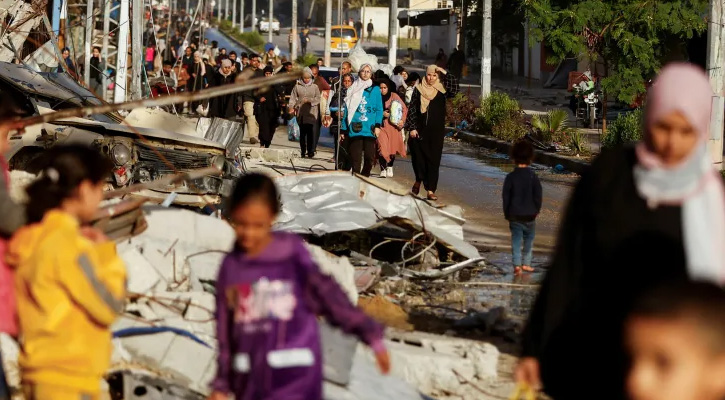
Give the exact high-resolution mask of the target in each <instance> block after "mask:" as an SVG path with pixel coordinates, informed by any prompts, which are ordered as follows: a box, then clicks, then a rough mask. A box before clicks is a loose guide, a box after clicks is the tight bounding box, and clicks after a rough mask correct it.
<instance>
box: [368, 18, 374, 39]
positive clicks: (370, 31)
mask: <svg viewBox="0 0 725 400" xmlns="http://www.w3.org/2000/svg"><path fill="white" fill-rule="evenodd" d="M374 30H375V27H374V26H373V20H372V19H371V20H370V22H368V42H371V41H372V40H373V31H374Z"/></svg>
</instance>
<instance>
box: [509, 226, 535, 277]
mask: <svg viewBox="0 0 725 400" xmlns="http://www.w3.org/2000/svg"><path fill="white" fill-rule="evenodd" d="M509 229H511V250H512V254H513V262H514V267H520V266H522V265H527V266H529V267H530V266H531V258H532V257H533V253H534V237H535V236H536V221H531V222H513V221H509ZM522 240H523V242H524V255H523V257H524V259H523V262H522V260H521V241H522Z"/></svg>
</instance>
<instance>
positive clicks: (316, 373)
mask: <svg viewBox="0 0 725 400" xmlns="http://www.w3.org/2000/svg"><path fill="white" fill-rule="evenodd" d="M216 299H217V303H216V306H217V310H216V320H217V339H218V341H219V359H218V369H217V377H216V379H215V380H214V381H213V382H212V389H213V390H216V391H221V392H225V393H234V395H235V398H236V399H237V400H319V399H321V398H322V354H321V351H320V336H319V331H318V325H317V315H323V316H325V317H326V318H327V320H328V321H329V322H330V323H332V324H333V325H336V326H339V327H340V328H341V329H342V330H343V331H344V332H346V333H349V334H354V335H356V336H358V337H360V339H361V340H362V341H363V342H365V343H366V344H368V345H369V346H371V347H372V348H373V349H374V350H380V349H382V348H383V344H382V337H383V328H382V326H381V325H379V324H378V323H376V322H375V321H373V320H372V319H371V318H370V317H368V316H366V315H365V314H364V313H363V312H362V311H361V310H360V309H358V308H357V307H355V306H354V305H353V304H351V303H350V300H349V299H348V297H347V296H346V295H345V294H344V293H343V291H342V289H341V288H340V286H339V285H338V284H337V282H335V281H334V280H333V279H332V278H331V277H329V276H328V275H325V274H323V273H322V272H321V271H320V269H319V268H318V267H317V265H316V264H315V263H314V261H313V260H312V258H311V257H310V254H309V253H308V252H307V249H306V248H305V247H304V244H303V241H302V239H301V238H299V237H298V236H296V235H292V234H288V233H275V234H274V239H273V240H272V242H271V243H270V245H269V246H267V248H266V249H265V250H264V251H263V252H262V253H261V254H259V255H258V256H257V257H248V256H247V255H245V254H244V252H243V251H242V250H240V249H238V248H236V249H235V250H234V251H232V252H231V253H229V255H227V257H226V258H225V259H224V262H223V263H222V266H221V269H220V270H219V277H218V279H217V283H216Z"/></svg>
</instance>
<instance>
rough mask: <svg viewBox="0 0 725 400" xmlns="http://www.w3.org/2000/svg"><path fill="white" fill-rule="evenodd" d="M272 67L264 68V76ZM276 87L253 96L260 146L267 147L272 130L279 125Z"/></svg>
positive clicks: (269, 73) (270, 72)
mask: <svg viewBox="0 0 725 400" xmlns="http://www.w3.org/2000/svg"><path fill="white" fill-rule="evenodd" d="M273 73H274V68H272V67H271V66H266V67H265V68H264V76H267V77H269V76H272V74H273ZM277 91H278V89H277V88H276V87H274V88H271V89H270V90H267V91H266V92H264V93H259V94H257V95H256V96H255V98H254V117H255V118H256V119H257V123H258V124H259V143H260V144H259V145H260V147H269V146H270V145H271V144H272V138H273V137H274V131H275V130H276V129H277V126H279V123H278V119H279V116H280V110H279V103H278V101H277Z"/></svg>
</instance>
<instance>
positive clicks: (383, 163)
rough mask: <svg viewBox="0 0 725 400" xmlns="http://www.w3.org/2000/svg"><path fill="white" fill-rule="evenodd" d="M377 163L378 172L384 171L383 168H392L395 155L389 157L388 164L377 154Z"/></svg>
mask: <svg viewBox="0 0 725 400" xmlns="http://www.w3.org/2000/svg"><path fill="white" fill-rule="evenodd" d="M378 162H379V163H380V170H381V171H382V170H384V169H385V168H388V167H390V168H393V164H395V155H394V154H393V155H392V156H390V162H387V161H385V157H383V156H381V155H380V154H378Z"/></svg>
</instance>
